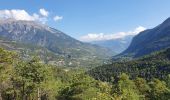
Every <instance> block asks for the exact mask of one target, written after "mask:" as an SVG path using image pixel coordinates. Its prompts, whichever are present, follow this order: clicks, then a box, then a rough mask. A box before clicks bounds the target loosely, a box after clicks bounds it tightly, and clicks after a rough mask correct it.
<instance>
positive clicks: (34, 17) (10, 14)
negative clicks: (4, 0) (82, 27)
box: [0, 8, 63, 24]
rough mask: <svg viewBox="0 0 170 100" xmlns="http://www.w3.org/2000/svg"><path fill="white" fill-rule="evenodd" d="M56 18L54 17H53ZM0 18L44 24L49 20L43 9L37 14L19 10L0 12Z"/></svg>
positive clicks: (47, 13) (46, 12) (60, 18)
mask: <svg viewBox="0 0 170 100" xmlns="http://www.w3.org/2000/svg"><path fill="white" fill-rule="evenodd" d="M55 17H56V16H55ZM0 18H1V19H8V18H12V19H15V20H26V21H38V22H41V23H43V24H45V23H46V22H47V21H48V19H50V18H49V12H48V11H47V10H45V9H44V8H41V9H40V10H39V12H38V13H33V14H29V13H28V12H27V11H25V10H21V9H12V10H7V9H6V10H0ZM62 19H63V17H60V16H58V18H55V19H54V21H56V20H62Z"/></svg>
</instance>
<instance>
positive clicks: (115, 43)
mask: <svg viewBox="0 0 170 100" xmlns="http://www.w3.org/2000/svg"><path fill="white" fill-rule="evenodd" d="M132 38H133V36H126V37H125V38H120V39H112V40H100V41H93V42H91V43H92V44H96V45H99V46H102V47H106V48H109V49H111V50H112V51H113V52H115V53H117V54H119V53H121V52H123V51H124V50H126V49H127V48H128V46H129V45H130V43H131V40H132Z"/></svg>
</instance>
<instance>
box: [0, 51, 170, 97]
mask: <svg viewBox="0 0 170 100" xmlns="http://www.w3.org/2000/svg"><path fill="white" fill-rule="evenodd" d="M168 51H169V50H168ZM158 54H160V55H162V58H160V57H158V58H160V59H161V60H163V59H164V58H163V57H165V58H167V56H168V55H165V54H164V52H161V53H158ZM155 56H156V55H155ZM168 57H169V56H168ZM146 58H148V57H146ZM146 58H144V59H141V60H139V61H143V62H147V61H145V60H147V59H146ZM149 59H151V58H149ZM155 60H156V59H155ZM168 60H169V59H168V58H167V59H165V61H168ZM152 61H154V59H152ZM136 62H137V61H136ZM167 63H168V62H167ZM159 65H163V64H162V63H159ZM164 65H166V64H164ZM106 68H107V67H106ZM106 68H105V69H106ZM136 68H137V67H136ZM144 68H145V67H144ZM125 69H126V68H125ZM103 71H106V70H103ZM110 71H113V70H110ZM131 71H132V70H131ZM134 71H135V70H134ZM155 71H156V70H155ZM123 72H124V71H122V73H121V72H119V75H118V76H117V78H111V80H110V81H109V82H102V81H100V80H95V79H94V78H92V77H91V76H89V75H88V74H86V72H85V71H83V69H63V68H59V67H56V66H51V65H47V64H43V63H41V62H40V60H39V59H38V58H37V57H33V58H32V59H30V60H23V59H22V60H21V57H20V56H19V55H18V54H17V53H15V52H11V51H6V50H4V49H2V48H1V49H0V99H1V100H143V99H149V100H168V98H170V97H169V96H170V90H169V89H170V76H169V75H168V73H167V74H165V73H164V74H163V75H164V79H161V78H160V79H158V78H153V79H150V80H145V78H141V77H136V78H133V80H132V78H131V74H129V75H130V76H128V74H125V73H126V72H125V73H123ZM160 72H161V71H160ZM94 73H96V72H94ZM108 73H109V71H108ZM101 74H102V76H108V74H107V73H99V75H101ZM102 76H100V77H101V78H103V77H102ZM153 76H154V75H153ZM108 77H114V75H113V76H108ZM129 77H130V78H129ZM103 80H105V79H103ZM163 80H165V81H163Z"/></svg>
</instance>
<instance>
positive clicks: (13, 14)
mask: <svg viewBox="0 0 170 100" xmlns="http://www.w3.org/2000/svg"><path fill="white" fill-rule="evenodd" d="M0 17H1V18H14V19H16V20H27V21H33V20H35V18H34V17H33V16H31V15H29V14H28V13H27V12H26V11H25V10H18V9H13V10H0Z"/></svg>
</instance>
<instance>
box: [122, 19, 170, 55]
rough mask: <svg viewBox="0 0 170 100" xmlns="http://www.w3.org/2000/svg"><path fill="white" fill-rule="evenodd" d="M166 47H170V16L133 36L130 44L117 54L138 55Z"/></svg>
mask: <svg viewBox="0 0 170 100" xmlns="http://www.w3.org/2000/svg"><path fill="white" fill-rule="evenodd" d="M168 47H170V18H168V19H167V20H165V21H164V22H163V23H162V24H160V25H158V26H157V27H155V28H153V29H148V30H145V31H143V32H141V33H140V34H138V35H137V36H135V37H134V38H133V40H132V43H131V44H130V46H129V47H128V48H127V49H126V50H125V51H124V52H123V53H121V54H120V55H119V56H123V55H131V56H132V57H140V56H143V55H146V54H150V53H151V52H154V51H158V50H161V49H165V48H168Z"/></svg>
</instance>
